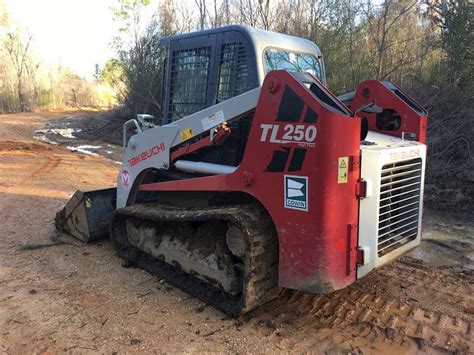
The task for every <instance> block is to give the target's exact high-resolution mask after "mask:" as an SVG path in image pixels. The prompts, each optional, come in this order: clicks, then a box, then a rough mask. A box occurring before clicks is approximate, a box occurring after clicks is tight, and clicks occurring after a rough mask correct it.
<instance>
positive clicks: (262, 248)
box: [110, 204, 279, 316]
mask: <svg viewBox="0 0 474 355" xmlns="http://www.w3.org/2000/svg"><path fill="white" fill-rule="evenodd" d="M127 218H134V219H137V218H139V219H142V220H144V221H148V222H150V221H151V222H163V221H166V222H176V223H179V222H183V221H186V222H192V221H209V220H222V221H227V222H230V223H233V224H235V225H237V226H239V227H240V228H241V229H242V230H243V231H244V232H245V234H246V236H247V241H246V244H247V253H246V256H245V262H244V264H245V272H244V285H243V292H242V295H241V296H239V297H236V296H232V295H230V294H225V293H224V292H223V291H221V290H219V289H217V288H216V287H214V286H211V285H209V284H207V283H206V282H204V281H202V280H200V279H197V278H195V277H192V276H191V275H189V274H187V273H185V272H183V271H179V270H173V267H171V266H170V265H169V264H166V263H164V262H162V261H159V260H157V259H155V258H154V257H152V256H151V255H146V254H145V253H144V252H142V251H139V250H138V249H136V248H134V247H133V246H131V245H130V244H129V243H128V241H127V240H126V239H125V238H124V231H125V228H124V224H125V221H126V219H127ZM110 235H111V239H112V242H113V244H114V247H115V249H116V250H117V253H118V254H119V256H120V257H122V258H124V259H127V260H129V261H131V262H134V263H135V264H137V265H138V266H139V267H141V268H143V269H145V270H146V271H148V272H150V273H152V274H155V275H157V276H160V277H163V278H165V279H166V280H167V281H168V282H169V283H171V284H173V285H174V286H176V287H178V288H181V289H183V290H184V291H185V292H188V293H190V294H192V295H193V296H195V297H197V298H199V299H201V300H202V301H204V302H207V303H209V304H211V305H213V306H214V307H216V308H218V309H220V310H222V311H223V312H225V313H227V314H229V315H232V316H237V315H240V314H243V313H246V312H248V311H250V310H252V309H254V308H256V307H258V306H260V305H261V304H263V303H266V302H268V301H270V300H271V299H273V298H275V297H276V296H277V295H278V292H279V289H278V287H277V282H278V280H277V277H278V241H277V239H276V234H275V231H274V227H273V223H272V221H271V218H270V217H269V216H268V214H267V213H266V212H265V211H264V210H263V209H262V208H261V207H259V206H258V205H251V204H246V205H232V206H223V207H207V208H186V207H178V206H170V205H160V204H138V205H133V206H130V207H125V208H121V209H118V210H116V211H115V212H114V213H113V215H112V219H111V224H110Z"/></svg>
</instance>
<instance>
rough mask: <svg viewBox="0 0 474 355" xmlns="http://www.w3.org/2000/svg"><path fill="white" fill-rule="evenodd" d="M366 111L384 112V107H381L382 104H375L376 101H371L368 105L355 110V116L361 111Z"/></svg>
mask: <svg viewBox="0 0 474 355" xmlns="http://www.w3.org/2000/svg"><path fill="white" fill-rule="evenodd" d="M361 111H362V112H366V113H377V114H379V113H382V112H383V108H382V107H380V106H377V105H376V104H375V101H372V102H370V103H368V104H367V105H364V106H362V107H360V108H358V109H357V110H355V111H354V116H356V115H357V114H358V113H359V112H361Z"/></svg>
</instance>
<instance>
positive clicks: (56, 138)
mask: <svg viewBox="0 0 474 355" xmlns="http://www.w3.org/2000/svg"><path fill="white" fill-rule="evenodd" d="M110 121H111V119H110V118H107V117H101V116H100V115H96V116H94V117H91V116H90V114H85V116H71V117H65V118H61V119H56V120H52V121H50V122H48V123H47V124H46V125H45V127H44V128H43V129H39V130H36V131H35V133H34V135H33V137H34V138H35V139H38V140H40V141H42V142H46V143H48V144H53V145H61V146H64V147H66V148H67V149H69V150H71V151H74V152H80V153H84V154H89V155H95V156H98V155H100V156H103V157H106V158H108V159H111V160H113V161H114V162H116V163H118V164H120V163H121V161H122V151H123V149H122V146H121V145H119V144H115V141H116V139H115V141H114V142H107V141H105V140H103V139H102V138H103V137H102V136H103V131H104V130H108V129H109V127H108V126H109V123H110ZM110 126H111V127H110V129H111V130H115V131H117V130H119V129H120V128H119V125H117V124H110ZM101 132H102V134H101ZM116 135H117V132H115V134H114V136H116Z"/></svg>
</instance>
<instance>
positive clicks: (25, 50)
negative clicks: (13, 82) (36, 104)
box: [4, 32, 33, 112]
mask: <svg viewBox="0 0 474 355" xmlns="http://www.w3.org/2000/svg"><path fill="white" fill-rule="evenodd" d="M32 38H33V36H32V35H29V36H28V37H27V38H26V40H24V39H23V38H22V37H21V35H20V34H18V33H13V32H11V33H8V34H7V37H6V41H5V43H4V48H5V50H6V52H7V54H8V57H9V58H10V60H11V63H12V65H13V67H14V70H15V73H16V79H17V89H18V102H19V104H20V111H21V112H25V111H26V110H27V97H26V94H25V91H24V90H25V88H24V73H25V70H26V66H27V61H28V55H29V49H30V44H31V40H32Z"/></svg>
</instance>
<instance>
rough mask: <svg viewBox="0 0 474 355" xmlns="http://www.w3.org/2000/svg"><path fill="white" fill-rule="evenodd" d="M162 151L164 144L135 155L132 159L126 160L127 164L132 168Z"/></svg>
mask: <svg viewBox="0 0 474 355" xmlns="http://www.w3.org/2000/svg"><path fill="white" fill-rule="evenodd" d="M164 151H165V143H164V142H161V143H160V144H159V145H155V146H153V147H151V148H150V149H147V150H145V151H144V152H141V153H139V154H138V155H135V156H134V157H132V158H130V159H128V163H129V164H130V166H134V165H137V164H138V163H140V162H142V161H145V160H147V159H149V158H151V157H152V156H154V155H157V154H160V153H161V152H164Z"/></svg>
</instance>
